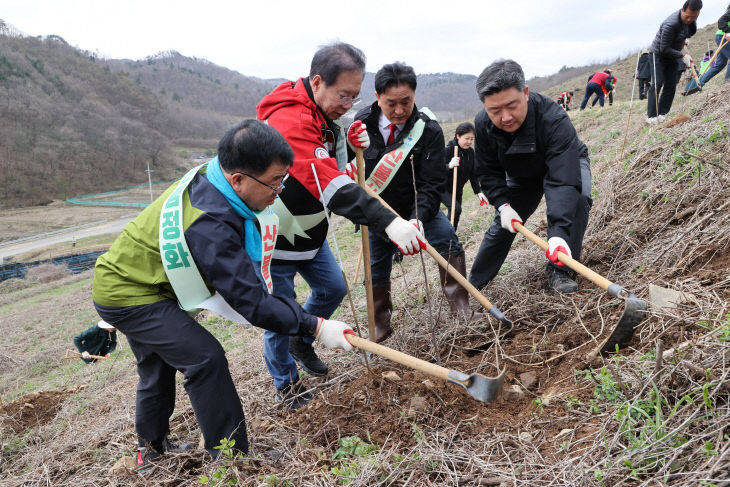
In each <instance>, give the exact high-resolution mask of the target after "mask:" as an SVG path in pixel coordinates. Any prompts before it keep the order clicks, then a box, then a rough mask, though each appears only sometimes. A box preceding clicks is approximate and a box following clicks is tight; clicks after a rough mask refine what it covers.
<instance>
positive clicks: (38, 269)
mask: <svg viewBox="0 0 730 487" xmlns="http://www.w3.org/2000/svg"><path fill="white" fill-rule="evenodd" d="M70 275H71V271H70V270H69V269H68V268H67V267H66V266H62V265H53V264H40V265H37V266H35V267H31V268H30V269H28V272H26V274H25V279H26V280H27V281H31V282H52V281H58V280H59V279H63V278H64V277H68V276H70Z"/></svg>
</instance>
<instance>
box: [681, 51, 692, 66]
mask: <svg viewBox="0 0 730 487" xmlns="http://www.w3.org/2000/svg"><path fill="white" fill-rule="evenodd" d="M682 61H684V65H685V66H686V67H688V68H689V67H690V65H691V64H692V56H690V55H689V54H685V55H684V56H682Z"/></svg>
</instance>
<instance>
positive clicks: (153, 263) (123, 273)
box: [92, 170, 214, 306]
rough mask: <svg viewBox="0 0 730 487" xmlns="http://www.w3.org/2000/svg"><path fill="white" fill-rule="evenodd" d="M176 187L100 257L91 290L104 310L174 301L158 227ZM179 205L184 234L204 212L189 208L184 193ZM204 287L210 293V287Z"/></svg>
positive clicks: (153, 204)
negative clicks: (168, 300) (105, 307)
mask: <svg viewBox="0 0 730 487" xmlns="http://www.w3.org/2000/svg"><path fill="white" fill-rule="evenodd" d="M201 172H204V170H203V171H201ZM177 184H178V183H177V182H176V183H173V184H172V185H171V186H170V187H169V188H167V190H166V191H165V192H164V193H163V194H162V196H160V197H159V198H157V199H156V200H155V201H154V202H153V203H152V204H150V206H148V207H147V208H145V209H144V210H143V211H142V213H140V214H139V215H138V216H137V218H135V219H134V220H132V221H131V222H129V223H128V224H127V226H126V227H124V230H122V233H121V235H119V237H117V239H116V240H115V241H114V243H113V244H112V246H111V248H110V249H109V251H108V252H106V253H105V254H102V255H100V256H99V258H98V259H97V261H96V267H95V268H94V284H93V286H94V287H93V290H92V297H93V299H94V301H95V302H96V303H98V304H101V305H103V306H136V305H140V304H152V303H156V302H157V301H162V300H163V299H175V294H174V293H173V291H172V286H170V282H169V281H168V279H167V275H166V274H165V269H164V268H163V267H162V258H161V257H160V250H159V225H160V213H161V212H162V205H163V204H164V202H165V200H166V199H167V197H168V196H169V195H170V193H172V191H173V190H174V189H175V188H176V187H177ZM182 205H183V228H184V229H185V230H187V228H188V227H189V226H190V225H191V224H192V223H193V222H194V221H195V220H197V219H198V218H199V217H200V215H202V214H203V213H204V212H203V211H202V210H199V209H198V208H195V207H193V206H192V205H191V204H190V196H189V195H188V192H187V191H185V192H184V193H183V201H182ZM205 284H206V286H207V287H208V289H209V290H210V291H211V293H213V292H214V289H213V287H212V286H211V285H210V283H209V282H206V283H205Z"/></svg>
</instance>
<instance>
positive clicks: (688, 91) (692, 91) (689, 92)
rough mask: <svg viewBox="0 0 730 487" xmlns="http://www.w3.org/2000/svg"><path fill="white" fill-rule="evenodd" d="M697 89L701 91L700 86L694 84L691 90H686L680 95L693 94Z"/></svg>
mask: <svg viewBox="0 0 730 487" xmlns="http://www.w3.org/2000/svg"><path fill="white" fill-rule="evenodd" d="M699 91H702V88H700V87H699V86H695V87H694V88H692V89H691V90H687V91H685V92H684V93H682V95H684V96H689V95H694V94H695V93H697V92H699Z"/></svg>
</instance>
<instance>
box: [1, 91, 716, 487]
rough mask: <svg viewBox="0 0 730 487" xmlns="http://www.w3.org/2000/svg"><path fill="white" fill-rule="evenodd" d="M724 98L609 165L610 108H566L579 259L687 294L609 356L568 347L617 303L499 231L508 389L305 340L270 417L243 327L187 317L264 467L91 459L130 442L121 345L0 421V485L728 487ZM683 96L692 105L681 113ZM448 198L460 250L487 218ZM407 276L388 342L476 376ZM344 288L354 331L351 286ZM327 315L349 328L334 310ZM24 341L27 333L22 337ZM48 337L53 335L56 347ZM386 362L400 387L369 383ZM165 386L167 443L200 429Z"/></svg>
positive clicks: (476, 363)
mask: <svg viewBox="0 0 730 487" xmlns="http://www.w3.org/2000/svg"><path fill="white" fill-rule="evenodd" d="M728 90H729V88H728V87H724V89H715V90H711V92H710V93H707V92H706V93H704V94H702V95H700V96H695V98H693V99H687V100H678V105H677V106H678V109H679V110H681V109H682V108H686V111H687V112H688V113H689V115H691V119H690V120H689V121H688V122H686V123H683V124H681V125H676V126H674V127H669V128H667V127H656V128H651V129H646V128H645V127H644V126H643V125H642V124H641V123H640V119H639V113H640V108H638V107H637V108H635V115H634V124H633V125H632V126H631V132H630V137H629V143H628V144H627V147H626V155H625V158H624V160H622V161H617V160H616V159H617V156H616V155H617V154H618V153H619V152H620V143H621V137H616V136H611V137H606V126H601V125H600V122H601V120H602V119H603V118H605V117H610V116H611V115H612V113H611V112H609V111H605V112H601V114H600V115H599V114H598V113H593V114H590V113H584V114H580V115H579V116H576V117H575V118H574V120H575V122H576V124H577V125H578V127H579V129H580V130H581V136H582V137H583V138H584V139H585V140H586V141H587V143H588V144H589V145H590V146H591V147H592V149H593V151H592V160H593V162H594V177H595V191H596V193H595V201H594V207H593V209H592V213H591V222H590V226H589V229H588V233H587V237H586V241H585V248H584V254H583V255H584V263H585V264H586V265H588V266H589V267H591V268H593V269H595V270H596V271H598V272H599V273H601V274H602V275H604V276H606V277H607V278H609V279H612V280H615V281H617V282H618V283H619V284H621V285H623V286H625V287H627V288H628V289H631V290H633V291H634V292H636V293H637V294H638V295H639V296H640V297H642V298H644V299H647V297H648V291H647V286H648V285H649V284H650V283H653V284H658V285H662V286H665V287H670V288H673V289H676V290H679V291H682V292H684V293H686V294H687V295H688V296H689V297H690V298H689V301H687V302H685V303H683V304H682V305H680V306H678V307H677V308H676V309H673V310H669V311H653V312H652V313H651V315H650V316H649V317H648V319H647V320H645V321H644V322H643V323H642V325H641V326H640V327H639V329H638V330H637V334H636V337H635V339H634V340H633V341H632V343H631V344H630V347H629V348H627V349H626V350H624V351H623V352H622V353H621V354H620V355H617V356H615V357H613V358H610V359H606V360H597V361H596V360H590V359H588V358H586V356H585V355H586V353H587V352H588V351H589V350H590V349H591V348H592V346H593V345H594V344H596V343H598V341H599V340H600V339H601V337H605V335H606V333H608V332H609V330H610V328H611V327H612V326H613V324H614V323H615V322H616V321H617V319H618V316H619V314H620V312H621V308H622V304H621V302H620V301H617V300H613V299H611V298H610V297H608V296H606V295H605V293H604V292H603V291H601V290H600V289H597V288H596V287H595V286H594V285H592V284H591V283H589V282H587V281H585V280H581V281H580V285H581V289H580V292H579V293H577V294H575V295H572V296H556V295H555V294H553V293H552V292H550V291H549V290H548V289H547V288H546V287H545V283H544V279H543V278H542V270H543V266H544V257H543V256H542V255H541V254H540V252H538V251H536V250H535V248H533V247H532V246H531V244H529V242H525V241H524V239H522V238H518V239H517V242H516V245H515V248H514V249H513V250H512V252H511V253H510V256H509V258H508V261H507V263H508V265H507V266H505V268H504V270H503V272H502V273H501V274H500V275H499V276H498V277H497V278H496V279H495V280H494V282H493V283H491V284H490V285H489V286H488V288H487V289H486V290H485V294H486V295H487V297H488V298H489V299H490V300H491V301H492V302H494V303H495V304H497V305H498V306H499V307H500V308H501V309H502V311H504V312H505V314H507V316H508V317H510V319H512V320H513V321H515V323H516V332H515V335H514V337H513V338H512V339H511V340H509V341H505V342H503V343H500V344H499V346H498V347H497V349H498V350H499V352H500V354H499V362H500V364H502V365H504V366H506V368H507V372H506V380H507V383H508V384H510V385H515V384H517V385H519V384H521V385H522V386H523V391H524V397H522V398H517V399H514V400H511V401H503V402H500V403H495V404H481V403H477V402H475V401H473V400H471V399H470V398H469V397H468V396H467V395H465V394H464V393H463V392H461V391H460V390H459V389H458V388H456V387H455V386H452V385H448V384H445V383H444V384H442V383H436V382H438V381H437V380H435V379H433V380H432V381H433V382H434V383H435V384H431V385H428V384H427V383H425V382H424V380H425V379H426V378H425V377H423V376H420V375H418V374H414V373H412V372H410V371H408V370H406V369H405V368H403V367H399V366H395V365H393V364H391V363H388V362H387V361H384V360H377V359H376V360H374V363H373V364H372V365H373V367H374V369H373V372H372V373H371V372H369V371H368V370H367V369H366V368H365V366H364V365H363V364H361V363H360V362H359V360H358V356H357V355H356V354H342V353H338V352H330V351H323V352H322V356H323V357H324V358H325V360H327V362H328V363H329V364H330V366H331V369H332V373H331V374H330V376H328V377H325V378H312V377H306V378H305V379H304V380H305V383H306V384H307V385H308V386H309V387H310V388H311V389H312V391H313V393H314V394H315V396H316V397H317V400H316V401H313V402H312V403H311V404H310V405H309V406H307V407H306V408H304V409H303V410H300V411H299V412H297V413H295V414H286V413H285V412H283V411H281V410H280V409H278V408H277V407H276V406H275V405H274V404H273V401H272V398H271V397H272V392H273V388H272V386H271V381H270V378H269V377H268V374H267V372H266V370H265V366H264V364H263V359H262V346H261V333H260V331H258V330H255V329H251V330H241V328H240V327H236V326H234V325H230V324H226V323H223V322H221V321H219V320H214V319H206V320H204V324H205V326H207V327H209V329H211V331H213V332H214V333H215V334H216V336H218V337H219V338H220V339H221V341H222V343H223V344H224V346H225V347H226V349H227V351H228V358H229V363H230V368H231V373H232V375H233V377H234V380H235V382H236V384H238V387H239V391H240V394H241V398H242V402H243V404H244V408H245V411H246V415H247V420H248V431H249V436H250V438H251V440H252V453H253V454H254V455H261V454H262V453H264V452H266V451H269V450H277V451H278V452H280V453H282V454H283V461H281V462H278V463H276V462H272V461H268V460H267V459H266V458H267V457H264V458H258V459H256V458H254V459H244V460H241V459H228V458H226V459H224V460H223V461H222V462H219V463H216V464H213V463H210V461H209V459H207V458H205V457H204V456H203V455H202V454H201V453H200V452H199V451H198V452H195V454H193V455H187V456H177V457H170V458H168V459H166V460H164V461H163V462H161V464H160V466H159V467H158V468H157V469H156V470H155V471H154V472H153V473H152V474H151V476H150V478H149V479H143V478H141V477H139V476H136V475H133V474H131V475H121V476H109V475H108V474H107V470H108V468H109V467H110V466H111V465H112V464H113V463H114V461H115V460H116V459H118V458H119V457H120V456H122V455H125V454H127V455H128V454H129V453H130V452H131V449H132V448H133V444H134V439H135V437H134V432H133V423H134V420H133V418H134V389H135V377H136V375H135V371H134V364H133V361H132V360H131V358H130V354H129V350H128V348H123V350H122V352H119V353H117V354H115V356H114V358H113V360H110V361H107V362H105V363H99V364H96V365H94V366H89V367H86V366H82V365H80V364H69V365H66V366H65V367H66V368H65V369H62V370H63V372H62V377H63V380H61V381H60V382H61V383H62V384H64V387H63V388H64V389H65V390H69V389H73V388H74V387H76V385H79V384H85V385H86V386H87V387H86V389H84V390H83V391H76V392H74V393H72V394H70V395H69V396H68V397H67V398H66V399H65V400H63V401H61V402H60V403H58V411H57V412H56V413H55V417H53V418H52V419H51V420H50V421H48V422H46V423H44V424H39V425H37V426H34V427H32V428H28V429H25V430H23V432H22V433H17V434H16V433H11V432H9V430H8V429H7V426H5V427H4V430H3V450H2V455H3V456H2V462H1V463H0V475H2V476H3V478H4V480H3V485H8V486H15V485H18V486H19V485H39V484H45V485H74V486H84V485H98V484H109V485H132V484H138V485H143V484H146V483H148V482H153V483H155V484H158V485H193V484H196V483H197V482H198V480H199V478H200V476H201V475H208V476H212V474H214V473H215V472H219V474H220V478H219V479H218V480H220V482H221V485H224V484H225V482H227V481H230V482H231V483H235V484H237V485H271V486H284V485H289V486H331V485H336V484H338V483H340V484H348V485H351V486H379V485H382V486H387V485H394V486H395V485H397V486H405V485H412V486H415V485H419V486H421V485H423V486H431V485H434V486H436V485H438V486H447V485H449V486H452V485H460V486H478V485H487V486H515V487H516V486H582V485H612V486H646V487H649V486H658V485H672V486H680V487H685V486H687V487H689V486H698V485H707V486H710V485H716V486H721V485H730V478H728V472H729V471H730V446H729V444H730V440H729V438H728V435H730V432H729V431H728V424H730V421H729V420H730V406H729V405H728V404H729V402H730V401H729V391H728V386H727V384H728V383H730V381H728V378H729V377H728V376H729V374H730V309H728V303H730V271H728V269H729V268H730V248H728V246H729V245H730V230H729V229H728V226H727V222H728V221H730V187H729V183H730V171H729V170H728V167H730V160H729V159H728V156H727V154H729V153H730V135H729V132H728V130H730V128H729V123H728V118H727V113H728V109H730V101H729V98H730V97H728V94H729V91H728ZM690 103H694V104H697V106H696V107H694V108H692V109H690V108H689V104H690ZM616 109H617V107H616V104H615V106H614V110H616ZM679 110H678V111H679ZM599 117H600V118H599ZM617 118H620V117H617ZM597 120H598V121H597ZM623 123H625V120H624V121H623ZM687 154H689V155H687ZM465 203H466V205H465V209H464V214H463V217H462V220H463V221H464V223H462V229H461V231H460V233H462V234H463V235H462V236H463V237H464V238H463V240H464V242H465V247H466V249H467V257H468V259H467V260H468V261H471V260H472V259H473V257H474V254H475V252H476V249H477V247H478V244H479V241H480V238H481V232H482V231H483V230H484V229H485V228H486V226H487V225H488V224H489V221H488V218H485V217H484V213H480V212H481V211H483V210H480V209H479V207H478V206H477V205H476V202H475V201H471V200H470V201H466V202H465ZM543 214H544V211H542V210H538V212H537V213H536V214H535V215H534V216H533V218H532V219H531V221H530V222H528V225H529V226H530V227H531V228H533V229H534V230H535V231H536V232H537V233H538V234H541V235H544V227H545V222H544V217H543V216H542V215H543ZM490 216H491V211H490ZM338 226H339V228H340V231H339V232H338V236H339V237H340V245H341V246H342V247H343V251H344V253H345V255H346V256H350V257H349V258H348V257H346V261H347V262H346V266H347V271H348V275H350V276H351V275H352V274H353V273H354V270H353V267H354V262H355V261H356V256H357V250H358V246H357V244H356V242H355V239H353V238H352V237H351V236H350V235H349V234H348V232H349V230H348V229H347V228H346V227H347V226H346V225H342V224H338ZM426 267H427V272H428V277H427V279H428V282H429V283H430V285H431V286H432V294H433V295H434V303H433V306H432V311H431V312H429V307H428V306H427V305H426V303H425V301H424V278H423V276H422V270H421V263H420V262H419V261H418V259H417V258H415V259H406V260H405V261H404V264H403V266H402V267H401V266H396V267H395V268H394V272H393V276H392V277H393V289H394V293H395V319H394V322H395V323H396V325H397V329H396V333H395V335H394V336H393V337H392V338H391V339H390V340H389V342H388V345H389V346H391V347H393V348H396V349H399V350H403V351H406V352H409V353H413V354H414V355H417V356H419V357H421V358H424V359H433V358H434V357H435V356H436V353H435V352H434V349H433V347H432V345H431V343H432V337H431V330H432V326H433V325H434V321H436V324H435V326H433V329H434V330H435V337H436V342H437V344H438V349H439V351H438V352H439V355H440V356H441V358H442V360H443V361H444V363H445V364H446V366H447V367H450V368H454V369H457V370H463V371H465V372H469V373H471V372H482V373H485V374H489V375H491V374H493V372H494V365H495V363H494V362H495V355H494V351H493V349H491V350H489V351H487V352H486V353H480V352H478V351H477V352H475V350H474V349H475V348H477V347H478V346H479V345H480V343H479V341H480V339H483V337H484V335H485V331H486V330H485V329H484V328H477V327H475V326H473V325H468V324H466V323H464V322H463V321H459V320H456V319H454V318H451V317H449V316H448V315H447V314H446V313H445V310H444V308H443V303H442V302H441V301H440V299H439V298H438V296H439V294H440V293H439V291H438V289H437V288H438V284H437V283H438V277H437V274H436V269H435V267H434V265H433V264H432V263H427V266H426ZM353 288H354V294H355V299H356V307H357V309H358V310H360V311H358V318H359V321H360V324H361V326H364V325H363V323H364V322H365V321H364V314H363V312H362V310H364V298H363V293H362V289H361V286H360V285H359V284H358V285H357V286H355V285H353ZM88 291H89V286H88V285H85V287H84V289H81V290H79V293H78V294H73V295H71V296H57V297H52V298H49V299H48V300H47V303H45V305H46V306H47V307H48V308H49V309H50V308H53V307H59V308H61V307H62V306H61V303H63V304H64V305H67V306H68V307H69V308H68V309H75V310H77V311H78V312H83V313H85V314H87V313H88V314H90V313H91V311H90V309H89V304H88V302H86V304H81V302H82V301H81V300H82V299H87V300H88V297H86V298H84V294H83V293H88ZM21 292H22V291H21ZM32 296H35V293H33V294H32ZM28 299H30V298H28ZM33 299H38V298H37V297H33ZM77 299H78V300H79V301H78V302H76V301H75V300H77ZM64 309H65V308H64ZM7 313H8V315H7V317H8V319H9V320H10V321H12V323H11V325H12V326H14V328H12V330H15V333H23V331H22V324H23V323H25V322H26V321H28V320H29V319H30V318H27V317H26V315H28V316H30V314H31V311H21V310H18V308H17V306H16V307H15V308H12V309H11V310H10V311H8V312H7ZM24 313H25V314H24ZM339 313H340V314H339V316H338V317H339V318H340V319H344V320H345V321H352V316H351V315H350V312H349V310H348V309H346V308H344V307H343V308H341V310H340V311H339ZM491 324H492V325H496V323H495V322H494V321H492V323H491ZM11 325H6V326H11ZM0 326H3V325H0ZM68 330H69V333H68V334H70V330H71V326H70V325H69V328H68ZM0 332H2V333H8V334H9V333H11V329H10V328H8V329H2V330H0ZM27 333H28V335H27V339H28V340H30V339H31V338H30V337H31V336H32V335H31V334H30V333H33V331H32V330H31V331H29V332H27ZM24 337H26V335H24ZM24 339H26V338H24ZM123 342H124V341H123V340H122V345H123V346H124V343H123ZM64 345H65V344H62V343H58V344H56V347H55V349H58V353H62V351H61V349H62V348H63V346H64ZM15 347H16V348H13V347H12V346H7V347H6V346H4V347H3V349H2V354H3V355H4V356H5V357H6V358H7V360H8V361H9V362H12V363H13V367H11V368H6V369H2V370H0V379H3V374H4V375H5V377H6V379H3V380H4V381H0V393H3V394H5V397H7V395H8V394H9V393H10V394H11V399H12V400H13V402H12V404H14V405H17V401H18V399H17V398H18V396H19V392H17V391H19V390H20V387H19V386H20V384H21V382H22V380H23V379H22V377H25V376H29V375H31V371H32V366H33V361H32V360H30V359H27V358H23V357H19V355H18V354H17V353H16V351H17V350H19V349H20V347H21V345H20V344H18V345H16V346H15ZM55 349H54V350H55ZM662 352H664V353H662ZM658 357H661V358H658ZM38 360H40V358H38ZM385 370H393V371H396V372H397V373H398V374H399V375H400V376H401V377H402V378H403V380H402V381H400V382H399V383H391V382H388V381H386V380H384V379H383V378H382V376H381V372H383V371H385ZM14 371H15V372H14ZM531 371H532V372H535V373H536V378H537V381H536V383H535V384H533V385H527V384H526V376H525V373H528V372H531ZM21 372H22V373H21ZM57 382H58V381H57ZM414 396H420V397H423V398H425V399H426V401H427V405H428V407H427V409H426V411H423V412H419V413H416V414H410V413H409V412H408V411H409V401H410V399H411V398H412V397H414ZM178 397H179V398H180V400H179V404H178V408H177V412H176V415H175V417H174V418H173V427H172V429H173V434H174V435H176V436H178V437H180V438H183V439H186V440H192V439H195V438H197V436H198V434H199V430H198V428H197V423H196V421H195V418H194V415H193V414H192V409H191V407H190V405H189V403H188V401H187V399H183V397H184V392H183V389H182V387H181V386H180V387H179V388H178ZM5 407H6V408H8V407H9V405H8V404H6V405H5ZM26 409H27V408H26ZM352 436H357V437H359V438H360V440H361V446H362V444H363V443H369V442H372V443H374V444H375V445H376V446H375V447H374V448H373V449H372V451H370V450H369V449H367V448H365V449H361V450H354V449H348V448H347V447H348V445H349V446H352V445H353V443H352V442H353V441H354V440H347V439H346V438H348V437H352ZM338 451H339V452H340V453H339V455H338V453H337V452H338ZM338 456H339V458H336V457H338ZM217 469H221V470H217ZM211 485H214V483H212V482H211Z"/></svg>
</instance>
